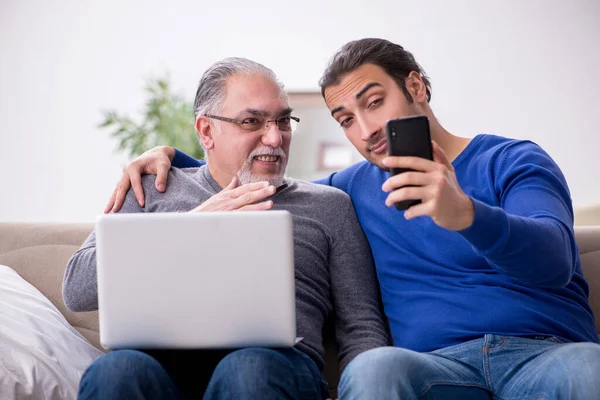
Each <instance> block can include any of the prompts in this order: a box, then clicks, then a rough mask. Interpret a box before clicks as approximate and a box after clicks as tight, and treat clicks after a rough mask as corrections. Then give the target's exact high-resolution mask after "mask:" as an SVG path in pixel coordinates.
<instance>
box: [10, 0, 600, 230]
mask: <svg viewBox="0 0 600 400" xmlns="http://www.w3.org/2000/svg"><path fill="white" fill-rule="evenodd" d="M165 3H167V2H164V1H159V0H153V1H142V0H110V1H109V0H94V1H85V2H82V1H76V0H64V1H48V0H23V1H16V0H0V171H1V172H0V221H77V220H92V219H93V218H94V216H95V215H96V214H97V213H99V212H100V211H101V210H102V209H103V207H104V205H105V203H106V201H107V199H108V196H109V194H110V192H111V191H112V189H113V186H114V184H115V183H116V181H117V179H118V177H119V175H120V168H121V166H122V164H124V163H125V162H126V157H124V156H123V155H118V154H115V153H114V152H113V149H114V147H115V144H116V143H115V142H114V141H112V140H110V139H109V138H108V134H107V132H106V131H102V130H99V129H98V128H97V127H96V125H97V124H98V122H99V121H100V119H101V114H100V110H101V109H105V108H117V109H119V110H122V111H126V112H135V111H137V110H139V108H140V107H141V105H142V103H143V100H144V97H143V90H142V88H143V84H144V80H143V78H144V77H145V76H150V75H153V74H160V73H161V72H163V71H166V70H168V71H170V72H171V76H172V80H173V83H174V85H175V87H176V88H177V89H179V90H180V91H181V92H182V93H183V94H185V95H186V96H187V97H188V98H191V97H192V96H193V94H194V91H195V87H196V84H197V81H198V79H199V78H200V76H201V74H202V72H203V70H204V69H205V68H206V67H207V66H209V65H210V64H211V63H212V62H214V61H216V60H218V59H220V58H222V57H225V56H232V55H239V56H245V57H249V58H252V59H255V60H256V61H259V62H262V63H264V64H266V65H267V66H270V67H271V68H273V69H274V70H275V71H276V72H277V73H278V74H279V76H280V78H281V79H282V80H283V81H284V82H286V84H287V86H288V88H290V89H295V90H310V89H316V82H317V80H318V78H319V77H320V74H321V72H322V70H323V68H324V67H325V65H326V62H327V60H328V59H329V57H330V56H331V55H332V54H333V52H334V51H335V50H336V49H337V48H339V47H340V46H341V45H343V44H344V43H345V42H347V41H349V40H352V39H357V38H361V37H366V36H379V37H385V38H388V39H390V40H392V41H394V42H397V43H401V44H403V45H404V46H405V47H406V48H407V49H409V50H411V51H412V52H413V53H414V54H415V55H416V57H417V59H418V60H419V61H420V63H421V64H422V65H423V66H424V67H425V69H426V71H427V72H428V73H429V75H430V77H431V79H432V83H433V102H432V105H433V107H434V111H436V113H437V114H438V117H439V118H440V119H441V121H442V122H443V123H444V124H445V126H446V127H447V128H448V129H449V130H450V131H452V132H453V133H456V134H459V135H464V136H473V135H474V134H476V133H477V132H493V133H496V134H500V135H504V136H511V137H518V138H529V139H532V140H534V141H536V142H538V143H539V144H541V145H542V146H543V147H544V148H545V149H546V150H547V151H548V152H549V153H550V154H551V155H552V156H553V157H554V158H555V159H556V160H557V162H558V163H559V165H561V167H562V168H563V171H564V172H565V174H566V176H567V179H568V181H569V184H570V186H571V189H572V193H573V200H574V202H575V204H576V205H578V204H588V203H594V202H599V201H600V185H599V184H598V179H597V170H598V168H597V162H596V160H597V153H598V149H600V146H599V144H600V139H599V138H598V126H599V125H600V113H599V111H598V110H600V100H599V96H598V93H597V92H598V90H599V89H600V77H599V75H598V73H597V71H600V52H599V50H600V3H599V2H598V1H596V0H573V1H564V0H528V1H520V0H510V1H500V0H498V1H493V2H492V1H478V0H472V1H467V0H462V1H451V2H450V1H444V0H439V1H418V2H417V1H399V0H395V1H389V2H383V1H350V0H346V1H339V2H338V1H336V2H334V1H325V0H310V1H309V0H302V1H297V2H294V3H292V2H285V1H281V0H279V1H274V0H269V1H263V2H247V1H240V0H232V1H217V2H215V1H210V2H208V1H191V0H188V1H170V2H169V5H165Z"/></svg>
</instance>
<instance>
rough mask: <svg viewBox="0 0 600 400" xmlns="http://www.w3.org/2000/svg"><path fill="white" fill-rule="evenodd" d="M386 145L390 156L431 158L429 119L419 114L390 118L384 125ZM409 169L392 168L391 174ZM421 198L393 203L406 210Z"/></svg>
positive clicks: (399, 208)
mask: <svg viewBox="0 0 600 400" xmlns="http://www.w3.org/2000/svg"><path fill="white" fill-rule="evenodd" d="M386 135H387V147H388V154H389V155H390V156H401V157H407V156H408V157H421V158H426V159H428V160H433V149H432V148H431V133H430V132H429V119H428V118H427V117H426V116H424V115H420V116H417V117H408V118H399V119H392V120H389V121H388V122H387V125H386ZM406 171H411V170H410V169H406V168H392V169H391V170H390V172H391V174H392V175H397V174H401V173H403V172H406ZM420 202H421V200H404V201H401V202H398V203H396V204H395V206H396V208H397V209H398V210H406V209H408V208H409V207H412V206H414V205H416V204H419V203H420Z"/></svg>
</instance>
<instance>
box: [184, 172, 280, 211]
mask: <svg viewBox="0 0 600 400" xmlns="http://www.w3.org/2000/svg"><path fill="white" fill-rule="evenodd" d="M275 191H276V188H275V186H273V185H269V183H268V182H255V183H248V184H245V185H242V186H239V181H238V178H237V177H234V178H233V179H232V180H231V183H229V185H227V186H226V187H224V188H223V190H221V191H220V192H219V193H217V194H215V195H214V196H212V197H211V198H210V199H208V200H206V201H205V202H204V203H202V204H200V205H199V206H198V207H196V208H194V209H193V210H191V211H190V212H201V211H261V210H269V209H271V208H272V207H273V201H272V200H267V201H261V200H264V199H266V198H267V197H270V196H272V195H273V194H275Z"/></svg>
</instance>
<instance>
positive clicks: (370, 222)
mask: <svg viewBox="0 0 600 400" xmlns="http://www.w3.org/2000/svg"><path fill="white" fill-rule="evenodd" d="M173 165H174V166H179V167H185V166H197V165H198V161H196V160H194V159H191V158H188V157H187V156H185V155H184V154H182V153H179V152H178V153H177V155H176V157H175V159H174V160H173ZM453 166H454V168H455V171H456V176H457V179H458V182H459V184H460V186H461V188H462V190H463V191H464V192H465V193H466V194H467V195H468V196H470V197H471V199H472V200H473V204H474V206H475V219H474V222H473V225H472V226H471V227H470V228H468V229H466V230H464V231H461V232H451V231H448V230H445V229H443V228H440V227H438V226H437V225H435V223H434V222H433V221H432V220H431V219H430V218H428V217H421V218H416V219H414V220H412V221H407V220H405V219H404V216H403V212H401V211H397V210H396V209H395V208H394V207H391V208H388V207H387V206H386V205H385V203H384V201H385V198H386V196H387V194H386V193H385V192H383V191H382V190H381V186H382V185H383V183H384V182H385V180H386V179H387V178H388V177H389V173H388V172H385V171H383V170H381V169H379V168H377V167H376V166H374V165H373V164H371V163H369V162H367V161H364V162H360V163H358V164H355V165H353V166H351V167H349V168H347V169H345V170H344V171H341V172H339V173H335V174H332V175H331V176H329V177H328V178H327V179H324V180H322V181H319V183H323V184H328V185H331V186H335V187H337V188H339V189H342V190H343V191H345V192H346V193H348V194H349V195H350V197H351V198H352V201H353V203H354V207H355V209H356V213H357V215H358V219H359V221H360V223H361V225H362V227H363V229H364V231H365V234H366V236H367V238H368V240H369V243H370V245H371V249H372V251H373V256H374V259H375V264H376V267H377V274H378V278H379V283H380V285H381V294H382V298H383V303H384V308H385V313H386V315H387V317H388V320H389V323H390V329H391V332H392V338H393V341H394V345H395V346H399V347H404V348H408V349H411V350H415V351H423V352H425V351H433V350H436V349H440V348H443V347H447V346H452V345H456V344H459V343H463V342H466V341H468V340H472V339H476V338H478V337H481V336H483V335H484V334H486V333H492V334H498V335H508V336H537V335H550V336H556V337H558V338H560V339H564V340H570V341H575V342H581V341H591V342H598V335H597V334H596V330H595V326H594V317H593V314H592V311H591V309H590V307H589V304H588V294H589V289H588V285H587V283H586V282H585V280H584V278H583V274H582V271H581V262H580V259H579V252H578V248H577V244H576V242H575V237H574V234H573V211H572V206H571V200H570V194H569V189H568V187H567V183H566V180H565V178H564V176H563V174H562V173H561V171H560V169H559V168H558V166H557V165H556V164H555V163H554V161H553V160H552V159H551V158H550V156H549V155H548V154H546V153H545V152H544V151H543V150H542V149H541V148H540V147H539V146H537V145H535V144H534V143H532V142H528V141H519V140H512V139H506V138H502V137H498V136H493V135H479V136H477V137H475V138H474V139H473V140H472V141H471V142H470V143H469V145H468V146H467V148H466V149H465V150H464V151H463V152H462V153H461V154H460V155H459V156H458V157H457V158H456V160H454V162H453Z"/></svg>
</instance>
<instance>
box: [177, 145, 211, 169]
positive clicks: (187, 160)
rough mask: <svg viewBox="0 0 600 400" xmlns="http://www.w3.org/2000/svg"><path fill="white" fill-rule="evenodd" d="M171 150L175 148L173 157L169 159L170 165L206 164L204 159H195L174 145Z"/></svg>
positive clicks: (187, 166) (180, 166)
mask: <svg viewBox="0 0 600 400" xmlns="http://www.w3.org/2000/svg"><path fill="white" fill-rule="evenodd" d="M173 150H175V157H173V160H171V165H172V166H173V167H176V168H195V167H201V166H202V165H204V164H206V163H205V162H204V161H202V160H196V159H195V158H194V157H190V156H188V155H187V154H185V153H184V152H183V151H181V150H178V149H176V148H175V147H173Z"/></svg>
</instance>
